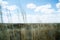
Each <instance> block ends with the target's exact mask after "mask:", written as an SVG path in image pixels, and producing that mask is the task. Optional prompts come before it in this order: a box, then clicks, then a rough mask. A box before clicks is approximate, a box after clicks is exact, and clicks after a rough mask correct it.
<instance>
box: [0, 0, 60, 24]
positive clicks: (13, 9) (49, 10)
mask: <svg viewBox="0 0 60 40" xmlns="http://www.w3.org/2000/svg"><path fill="white" fill-rule="evenodd" d="M0 3H1V5H2V14H3V23H60V0H2V2H1V1H0ZM23 14H24V18H23V16H22V15H23Z"/></svg>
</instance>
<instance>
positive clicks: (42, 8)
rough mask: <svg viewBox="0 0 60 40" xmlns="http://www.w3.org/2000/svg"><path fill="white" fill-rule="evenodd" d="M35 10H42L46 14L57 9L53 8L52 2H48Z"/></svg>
mask: <svg viewBox="0 0 60 40" xmlns="http://www.w3.org/2000/svg"><path fill="white" fill-rule="evenodd" d="M34 11H35V12H39V11H40V12H41V13H45V14H51V13H53V12H54V11H55V10H54V9H52V7H51V5H50V4H46V5H42V6H37V7H36V9H35V10H34Z"/></svg>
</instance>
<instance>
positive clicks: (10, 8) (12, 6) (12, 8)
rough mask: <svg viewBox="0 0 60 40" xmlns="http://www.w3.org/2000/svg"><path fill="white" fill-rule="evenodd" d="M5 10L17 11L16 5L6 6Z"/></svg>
mask: <svg viewBox="0 0 60 40" xmlns="http://www.w3.org/2000/svg"><path fill="white" fill-rule="evenodd" d="M7 9H8V10H11V11H12V10H16V9H17V6H16V5H11V6H7Z"/></svg>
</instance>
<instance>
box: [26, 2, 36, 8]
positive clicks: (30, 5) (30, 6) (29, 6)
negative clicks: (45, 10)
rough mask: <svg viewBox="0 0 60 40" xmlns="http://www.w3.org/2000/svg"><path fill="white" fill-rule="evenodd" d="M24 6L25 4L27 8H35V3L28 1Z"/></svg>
mask: <svg viewBox="0 0 60 40" xmlns="http://www.w3.org/2000/svg"><path fill="white" fill-rule="evenodd" d="M26 6H27V8H30V9H34V8H36V5H35V4H33V3H29V4H27V5H26Z"/></svg>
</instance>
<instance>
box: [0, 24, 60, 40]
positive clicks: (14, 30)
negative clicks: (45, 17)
mask: <svg viewBox="0 0 60 40" xmlns="http://www.w3.org/2000/svg"><path fill="white" fill-rule="evenodd" d="M0 40H60V24H59V23H57V24H56V23H53V24H51V23H49V24H0Z"/></svg>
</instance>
